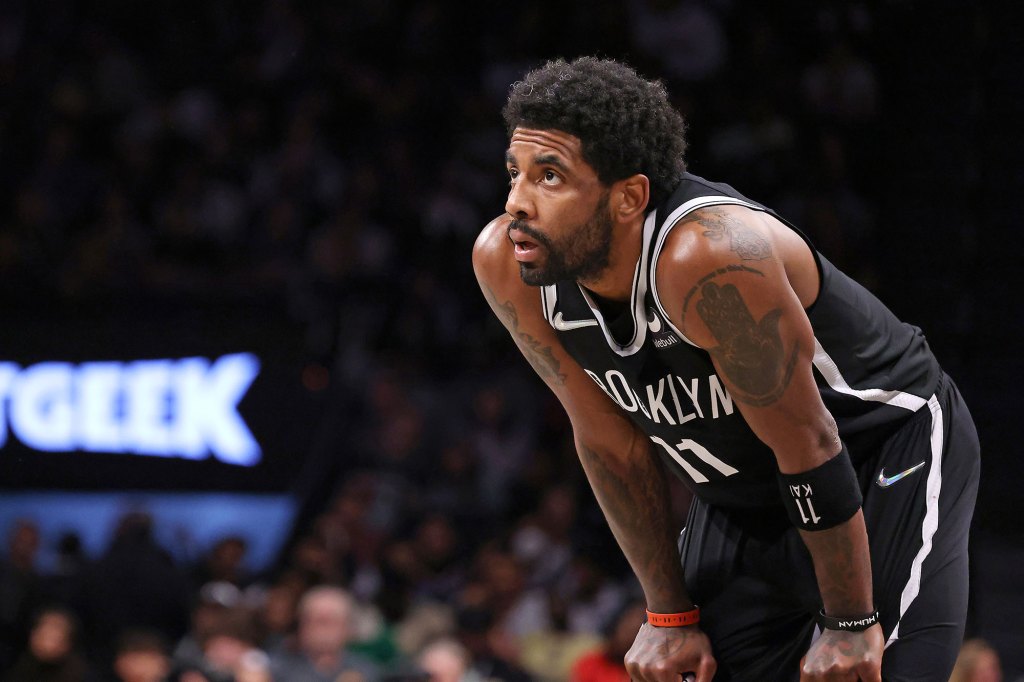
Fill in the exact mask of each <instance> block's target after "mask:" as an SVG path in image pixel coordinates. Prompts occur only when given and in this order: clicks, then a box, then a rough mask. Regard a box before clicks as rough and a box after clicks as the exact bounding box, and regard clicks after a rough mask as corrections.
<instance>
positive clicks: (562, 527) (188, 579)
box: [0, 0, 973, 682]
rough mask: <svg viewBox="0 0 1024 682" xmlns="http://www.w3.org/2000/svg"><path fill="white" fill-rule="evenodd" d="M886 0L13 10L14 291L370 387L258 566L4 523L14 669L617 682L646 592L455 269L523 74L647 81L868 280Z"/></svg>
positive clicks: (1, 196)
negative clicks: (273, 318) (163, 311)
mask: <svg viewBox="0 0 1024 682" xmlns="http://www.w3.org/2000/svg"><path fill="white" fill-rule="evenodd" d="M879 11H880V10H879V9H878V7H877V6H876V4H871V3H857V2H853V3H850V2H821V3H815V5H814V8H813V10H811V11H808V9H807V7H806V5H805V4H804V3H794V4H793V5H792V6H790V5H788V4H786V3H782V4H780V5H779V6H775V5H773V6H772V7H771V8H770V9H769V8H767V7H766V6H763V5H762V4H758V3H743V2H739V1H738V0H707V1H705V2H697V1H693V0H629V1H628V2H623V3H604V4H602V3H598V4H597V5H594V6H588V7H585V8H583V7H582V6H581V7H579V8H576V7H573V6H572V5H571V4H569V3H548V2H542V1H540V0H529V1H526V2H521V3H517V4H515V5H509V6H501V7H492V6H490V3H464V4H463V5H462V6H459V7H458V8H457V9H454V8H453V7H452V6H450V4H449V3H446V2H443V1H442V0H372V1H371V0H352V1H348V2H329V1H327V0H308V1H305V2H297V3H291V2H286V1H284V0H259V1H255V2H253V1H249V0H219V1H217V2H198V1H195V2H192V1H186V2H174V3H171V2H147V3H122V2H114V1H113V0H94V1H78V2H67V1H64V0H10V1H7V2H4V3H3V4H2V6H0V84H2V87H0V93H2V95H0V154H2V156H3V158H4V160H5V163H4V164H2V165H0V281H2V282H3V284H4V286H3V287H2V288H0V300H3V301H4V302H5V304H8V305H11V306H17V305H20V304H24V303H25V302H27V301H31V302H43V303H59V304H65V305H68V304H70V305H74V304H75V303H76V302H79V301H91V302H95V301H110V302H114V303H117V302H122V301H140V300H145V301H160V300H161V299H174V300H176V301H204V300H209V299H216V300H221V301H231V302H237V304H238V305H246V304H247V303H250V302H254V301H259V302H260V304H261V305H266V304H267V302H270V304H271V305H272V306H274V307H276V309H278V310H279V311H280V313H281V314H282V315H285V316H287V317H288V318H289V319H291V320H292V321H293V322H294V323H295V325H296V326H297V327H299V328H301V329H302V330H303V335H304V340H305V347H306V352H307V354H308V357H309V359H310V361H311V362H312V363H314V365H315V366H319V367H320V368H322V370H323V372H325V373H329V376H330V377H331V381H332V382H334V384H336V385H340V386H342V387H345V388H346V389H347V390H346V391H344V392H345V393H347V394H348V395H354V396H357V397H356V398H355V399H352V400H351V401H350V403H349V404H346V406H345V409H346V410H347V412H348V417H349V418H348V419H347V420H345V421H344V422H343V423H344V424H345V425H346V428H345V429H344V432H343V433H335V434H333V436H332V438H330V439H329V441H330V442H328V443H327V444H326V445H324V444H321V445H320V446H319V447H321V448H323V447H326V448H328V449H330V450H332V452H333V453H334V458H335V460H337V461H340V462H341V463H340V464H338V465H337V468H336V471H335V474H336V475H335V476H333V478H332V479H331V480H330V481H328V482H327V484H328V486H329V488H330V490H329V492H328V494H326V495H324V496H323V500H322V503H321V504H319V505H318V506H317V509H316V510H315V511H314V512H313V513H310V514H308V515H307V517H306V518H304V523H303V525H302V527H301V528H299V530H298V532H297V533H296V537H295V538H294V541H293V542H291V543H290V544H289V547H288V549H287V552H286V555H285V556H283V557H282V559H281V561H280V562H278V565H276V566H275V567H273V568H272V569H270V570H267V571H265V572H261V573H260V574H258V575H250V574H248V573H247V572H246V571H245V570H244V568H243V567H244V566H245V561H244V559H245V553H246V542H245V539H244V538H237V537H231V538H224V539H223V540H222V541H221V542H220V543H218V544H217V545H216V546H215V547H213V548H210V549H209V552H208V554H207V556H205V557H203V558H202V559H201V560H197V561H195V562H193V563H190V564H183V563H181V562H180V561H179V562H175V561H174V560H172V559H171V558H170V556H169V555H168V554H166V553H165V552H164V551H163V549H162V548H160V547H159V546H158V545H157V544H156V543H155V542H154V541H153V536H152V528H151V523H152V521H151V520H150V519H148V518H147V517H145V516H144V515H137V514H136V515H129V516H127V517H125V519H124V520H123V521H122V523H121V525H120V527H119V528H118V530H117V532H116V533H115V536H114V538H113V539H112V541H111V543H110V545H109V548H108V549H107V551H106V553H105V554H104V555H103V556H102V557H101V558H99V559H98V560H87V558H86V557H85V556H84V555H83V553H82V551H81V547H80V546H79V543H77V541H76V539H75V538H74V537H73V536H68V537H66V538H65V539H64V540H63V541H62V545H61V548H60V556H61V561H60V562H58V567H57V569H56V570H55V571H54V572H52V573H46V574H41V573H40V572H39V571H38V570H37V569H36V567H35V562H34V556H35V552H36V551H37V545H38V533H37V531H36V530H35V527H34V526H33V524H32V522H31V521H30V520H26V521H25V522H24V523H22V524H20V525H18V526H17V527H16V528H15V529H14V530H13V531H12V533H11V537H10V542H9V546H8V549H7V554H6V556H5V557H4V558H3V562H2V564H0V628H2V643H0V679H2V680H11V681H22V680H32V681H36V682H39V681H46V680H68V681H70V680H121V681H123V682H146V681H151V680H163V679H173V680H181V681H182V682H203V681H204V680H205V681H208V682H221V681H226V680H232V679H233V680H237V681H238V682H250V681H256V680H260V681H265V680H275V681H276V682H293V681H294V682H306V681H307V680H308V681H310V682H313V681H328V680H330V681H332V682H334V681H337V680H344V681H346V682H359V681H360V680H365V682H373V681H374V680H388V679H392V680H397V679H399V678H401V679H410V680H411V679H422V680H427V679H431V680H438V681H440V682H457V681H459V682H477V680H489V679H494V680H508V681H509V682H525V681H527V680H542V681H545V680H551V681H554V680H564V679H572V680H574V682H625V680H627V679H628V676H626V675H625V672H624V670H623V669H622V666H621V660H622V655H623V654H624V653H625V650H626V648H627V647H628V645H629V643H630V641H631V639H632V635H633V633H635V630H636V627H637V626H638V625H639V623H640V621H641V619H642V604H641V602H639V601H638V600H639V598H640V596H641V595H640V594H639V592H638V589H637V586H636V584H635V582H634V581H633V579H632V577H631V573H630V571H629V570H628V567H627V566H626V565H625V563H624V560H623V559H622V557H621V556H620V555H619V554H618V551H617V549H616V548H615V545H614V543H613V542H612V541H611V539H610V536H609V535H608V531H607V529H606V527H605V525H604V523H603V520H602V518H601V515H600V511H599V510H598V509H597V507H596V504H595V503H594V501H593V499H592V497H591V496H590V493H589V490H588V488H587V485H586V482H585V480H584V479H583V477H582V473H581V471H580V468H579V466H578V464H577V462H576V461H575V454H574V451H573V446H572V439H571V435H570V434H569V432H568V429H567V425H566V423H565V420H564V418H563V417H562V416H561V413H560V410H559V409H558V407H557V404H555V403H554V402H553V399H552V398H551V396H550V395H548V394H547V392H545V391H543V390H542V387H541V386H540V385H539V383H538V382H536V381H534V380H532V379H531V378H530V376H529V375H528V368H527V367H526V365H525V364H524V363H521V362H519V361H518V359H516V357H515V351H514V348H513V347H512V345H511V344H510V343H509V342H508V339H507V337H506V335H505V334H504V332H503V330H501V329H500V327H499V326H498V325H497V323H496V322H494V321H493V320H492V319H491V316H490V314H489V313H488V311H487V310H486V306H485V305H484V303H483V300H482V298H481V297H480V296H479V295H478V294H477V291H476V285H475V282H474V280H473V276H472V272H471V268H470V262H469V253H470V249H471V245H472V242H473V240H474V238H475V235H476V233H477V232H478V231H479V229H480V228H481V227H482V226H483V225H484V223H486V222H487V221H488V220H489V219H490V218H492V217H493V216H495V215H497V214H498V213H500V212H501V211H502V210H503V204H504V200H503V194H504V189H505V186H506V179H505V178H504V168H503V150H504V148H505V145H506V137H505V132H504V131H503V130H502V128H501V123H500V114H499V111H500V108H501V105H502V103H503V100H504V97H505V95H506V92H507V88H508V86H509V84H510V83H511V82H513V81H515V80H516V79H517V78H519V77H520V76H521V75H522V74H523V73H524V72H525V71H526V70H527V69H529V68H531V67H533V66H536V65H538V64H539V63H541V62H542V61H543V60H544V59H545V58H549V57H554V56H566V57H572V56H575V55H578V54H584V53H599V54H601V55H607V56H614V57H620V58H624V59H626V60H627V61H628V62H629V63H631V64H632V65H633V66H635V67H637V69H638V70H639V71H640V72H641V73H643V74H646V75H652V76H657V77H660V78H662V79H663V80H664V81H665V82H666V84H667V86H668V89H669V91H670V94H671V96H672V97H673V101H674V103H675V104H676V105H677V106H678V108H679V109H680V110H681V111H682V112H683V113H684V115H685V116H686V117H687V120H688V124H689V126H690V129H689V130H690V132H689V136H690V145H691V147H690V149H691V157H690V164H691V169H692V170H693V171H694V172H696V173H697V174H700V175H704V176H707V177H709V178H710V179H714V180H722V181H725V182H728V183H730V184H732V185H733V186H735V187H737V188H738V189H739V190H740V191H742V192H744V193H746V194H748V195H749V196H751V197H753V198H755V199H757V200H759V201H762V202H764V203H766V204H767V205H769V206H772V207H774V208H776V209H777V210H779V211H780V212H781V213H782V214H783V215H785V216H786V217H788V218H790V219H792V220H793V221H794V222H795V223H796V224H798V225H800V226H801V227H803V228H804V229H805V230H806V231H807V232H808V233H809V234H810V235H811V237H812V239H814V240H815V241H816V242H817V243H818V245H819V247H820V248H821V249H822V250H823V251H824V252H825V253H827V254H828V257H829V258H830V260H832V261H833V262H836V263H837V264H838V265H839V266H840V267H842V268H844V269H845V270H847V271H849V272H850V273H851V274H853V275H854V276H856V277H858V278H860V279H861V280H862V281H864V282H865V283H866V284H868V285H869V286H873V285H874V284H877V283H878V281H879V276H880V274H879V273H878V272H876V271H875V269H874V268H876V267H877V265H876V263H877V261H876V259H874V258H869V257H867V251H866V248H867V245H868V244H869V243H870V239H871V237H872V235H873V234H875V229H876V213H877V211H878V209H877V206H878V198H879V196H880V193H881V191H882V188H880V186H879V184H878V182H879V181H878V180H877V179H875V176H874V175H873V174H872V173H871V172H869V169H871V168H872V167H875V166H877V165H878V163H879V155H880V149H879V148H880V145H881V144H882V142H881V141H880V140H882V139H883V137H882V136H880V134H879V133H880V123H879V112H880V111H881V109H882V108H883V107H884V104H885V92H886V88H885V83H884V81H883V78H882V74H880V73H879V69H878V67H877V63H878V62H879V59H880V58H879V55H878V53H877V51H878V50H880V49H884V48H883V47H880V45H881V44H883V43H884V41H879V40H878V35H879V30H880V24H881V19H880V17H879V16H878V12H879ZM453 12H454V13H457V14H458V16H457V17H453V16H452V14H453ZM687 502H688V500H687V497H686V495H685V494H684V493H683V492H681V491H680V492H679V493H678V495H677V504H678V507H679V512H680V514H682V513H684V512H685V508H686V504H687ZM965 679H966V678H965ZM972 679H973V678H972Z"/></svg>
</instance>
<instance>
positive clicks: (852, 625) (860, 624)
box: [818, 609, 878, 632]
mask: <svg viewBox="0 0 1024 682" xmlns="http://www.w3.org/2000/svg"><path fill="white" fill-rule="evenodd" d="M877 622H878V610H877V609H876V610H875V611H874V612H873V613H869V614H867V615H866V616H854V617H852V618H833V617H832V616H826V615H825V609H822V610H821V611H819V612H818V625H820V626H821V627H822V628H823V629H825V630H845V631H846V632H863V631H864V630H867V629H868V628H869V627H871V626H872V625H874V624H875V623H877Z"/></svg>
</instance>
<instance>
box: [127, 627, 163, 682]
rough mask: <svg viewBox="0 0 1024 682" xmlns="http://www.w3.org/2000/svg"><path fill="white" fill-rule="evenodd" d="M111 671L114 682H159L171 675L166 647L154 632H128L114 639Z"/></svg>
mask: <svg viewBox="0 0 1024 682" xmlns="http://www.w3.org/2000/svg"><path fill="white" fill-rule="evenodd" d="M113 667H114V675H115V677H116V678H117V680H118V682H163V681H164V680H166V679H167V676H168V675H169V674H170V672H171V659H170V657H169V656H168V655H167V643H166V641H165V640H164V638H163V637H161V636H160V635H159V634H157V633H155V632H147V631H145V630H128V631H127V632H124V633H122V634H121V636H120V637H118V640H117V645H116V647H115V649H114V666H113Z"/></svg>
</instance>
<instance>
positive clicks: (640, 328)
mask: <svg viewBox="0 0 1024 682" xmlns="http://www.w3.org/2000/svg"><path fill="white" fill-rule="evenodd" d="M655 213H656V211H651V213H650V215H648V216H647V219H646V220H645V221H644V234H643V244H642V245H641V246H642V248H641V251H640V260H638V261H637V263H636V270H635V271H634V273H633V290H632V294H631V296H630V310H631V312H632V314H633V338H632V339H630V341H629V343H627V344H626V345H622V344H620V343H619V342H618V341H616V340H615V337H614V336H612V333H611V330H610V329H609V328H608V325H607V324H606V323H605V320H604V316H603V315H602V314H601V309H600V308H598V307H597V304H595V303H594V299H592V298H591V297H590V294H589V293H588V292H587V290H586V289H584V288H583V287H582V286H580V293H581V294H583V299H584V300H585V301H586V302H587V305H588V306H590V310H591V312H592V313H594V317H595V318H596V319H597V321H598V324H599V326H600V327H601V331H602V332H603V333H604V338H605V340H606V341H607V342H608V347H609V348H611V349H612V350H613V351H614V352H615V353H617V354H618V355H620V356H622V357H627V356H630V355H633V354H634V353H636V352H637V351H638V350H640V349H641V348H642V347H643V345H644V341H646V340H647V315H646V313H645V312H644V299H645V298H647V267H648V265H647V261H648V254H649V253H650V248H649V246H650V243H651V238H652V237H653V235H654V226H655ZM552 310H553V308H552Z"/></svg>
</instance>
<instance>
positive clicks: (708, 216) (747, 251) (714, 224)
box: [687, 206, 772, 260]
mask: <svg viewBox="0 0 1024 682" xmlns="http://www.w3.org/2000/svg"><path fill="white" fill-rule="evenodd" d="M687 222H696V223H698V224H700V225H701V226H702V227H703V228H704V236H705V237H707V238H708V239H711V240H712V241H719V240H722V239H725V238H726V237H728V238H729V248H730V249H732V250H733V251H735V252H736V255H738V256H739V257H740V258H742V259H743V260H764V259H765V258H768V257H769V256H771V255H772V245H771V243H769V241H768V240H767V239H765V238H764V237H762V236H761V235H760V234H758V233H757V232H756V231H755V230H753V229H751V228H750V227H748V226H747V225H745V224H744V223H743V221H741V220H739V219H737V218H735V217H734V216H731V215H729V214H728V213H726V212H725V211H724V210H723V209H722V208H721V207H717V206H711V207H708V208H705V209H702V210H700V211H697V212H695V213H694V214H693V217H692V218H690V219H689V220H687Z"/></svg>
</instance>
